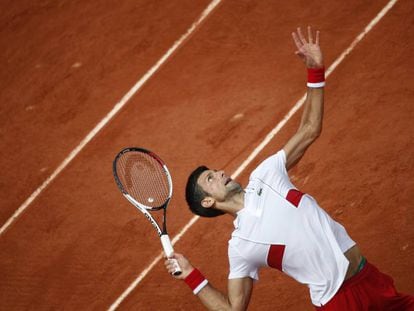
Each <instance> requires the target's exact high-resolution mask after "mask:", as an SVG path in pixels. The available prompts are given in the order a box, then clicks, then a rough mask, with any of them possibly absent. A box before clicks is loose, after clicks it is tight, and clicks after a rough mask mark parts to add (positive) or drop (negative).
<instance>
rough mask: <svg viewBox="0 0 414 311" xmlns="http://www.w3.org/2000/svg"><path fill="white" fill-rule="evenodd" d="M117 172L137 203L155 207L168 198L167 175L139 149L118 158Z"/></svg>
mask: <svg viewBox="0 0 414 311" xmlns="http://www.w3.org/2000/svg"><path fill="white" fill-rule="evenodd" d="M117 172H118V177H119V180H120V182H121V184H122V186H123V187H124V189H125V190H126V191H127V192H128V193H129V194H130V195H131V196H132V197H133V198H134V199H135V200H136V201H138V202H139V203H141V204H144V205H146V206H148V207H151V208H156V207H160V206H162V205H163V204H164V203H165V202H166V201H167V200H168V198H169V196H170V185H169V180H168V177H167V175H166V173H165V172H164V169H163V167H162V166H161V164H160V163H159V162H158V161H157V160H156V159H154V158H153V157H152V156H150V155H148V154H146V153H143V152H139V151H131V152H126V153H124V154H123V155H122V156H121V157H120V158H119V159H118V162H117Z"/></svg>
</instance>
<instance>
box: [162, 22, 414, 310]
mask: <svg viewBox="0 0 414 311" xmlns="http://www.w3.org/2000/svg"><path fill="white" fill-rule="evenodd" d="M307 35H308V38H307V39H306V38H305V36H304V35H303V34H302V32H301V29H300V28H298V29H297V31H296V32H294V33H292V37H293V40H294V42H295V44H296V47H297V51H296V54H297V55H298V56H299V57H300V58H301V59H302V60H303V61H304V63H305V65H306V67H307V70H308V83H307V87H308V89H307V96H306V101H305V106H304V111H303V114H302V119H301V122H300V125H299V128H298V130H297V132H296V133H295V134H294V135H293V136H292V137H291V138H290V139H289V140H288V142H287V143H286V144H285V146H284V147H283V149H282V150H280V151H278V152H277V153H276V154H275V155H273V156H271V157H269V158H268V159H266V160H264V161H263V162H262V163H261V164H260V165H259V166H258V167H257V168H256V169H255V170H254V171H253V172H252V173H251V175H250V178H249V183H248V185H247V187H246V188H245V189H243V188H242V187H241V186H240V184H238V183H237V182H235V181H233V180H232V179H231V178H230V177H228V176H227V175H226V174H225V173H224V172H223V171H218V170H211V169H208V168H207V167H205V166H200V167H198V168H197V169H196V170H194V171H193V173H192V174H191V175H190V177H189V179H188V182H187V187H186V199H187V202H188V204H189V207H190V210H191V211H192V212H193V213H195V214H197V215H199V216H203V217H215V216H219V215H223V214H226V213H228V214H231V215H233V216H234V217H235V220H234V227H235V229H234V231H233V233H232V235H231V239H230V241H229V249H228V256H229V263H230V273H229V282H228V294H227V296H226V295H224V294H222V293H220V292H219V291H218V290H216V289H215V288H214V287H213V286H212V285H211V284H210V283H208V281H207V280H206V278H205V277H204V276H203V275H202V274H201V272H200V271H198V270H197V269H195V268H194V267H193V266H192V265H191V264H190V263H189V261H188V260H187V259H186V258H185V257H184V256H183V255H181V254H177V253H176V254H174V258H175V259H177V260H178V263H179V265H180V266H181V268H182V271H183V273H182V274H181V275H180V276H178V277H176V278H178V279H183V280H185V282H186V283H187V284H188V285H189V286H190V287H191V289H192V290H193V292H194V294H196V295H198V297H199V298H200V300H201V302H202V303H203V304H204V305H205V306H206V307H207V308H208V309H211V310H245V309H246V308H247V306H248V304H249V300H250V296H251V293H252V288H253V281H254V280H258V271H259V269H260V268H261V267H271V268H275V269H278V270H280V271H283V272H284V273H286V274H288V275H289V276H291V277H292V278H294V279H295V280H297V281H298V282H300V283H303V284H306V285H307V286H308V287H309V291H310V298H311V300H312V303H313V305H314V306H315V308H316V309H317V310H347V311H349V310H414V297H411V296H408V295H403V294H399V293H397V292H396V290H395V288H394V285H393V281H392V279H391V278H390V277H389V276H387V275H385V274H383V273H381V272H379V271H378V270H377V269H376V268H375V267H374V266H373V265H372V264H370V263H368V262H367V261H366V259H365V258H364V257H363V256H362V255H361V253H360V250H359V249H358V246H357V245H356V243H355V242H354V241H353V240H352V239H351V238H350V237H349V235H348V234H347V232H346V230H345V229H344V227H343V226H342V225H340V224H339V223H337V222H336V221H334V220H333V219H332V218H331V217H330V216H329V215H328V214H327V213H326V212H325V211H324V210H323V209H322V208H321V207H319V205H318V203H317V202H316V201H315V199H314V198H312V197H311V196H310V195H308V194H304V193H302V192H300V191H299V190H298V189H296V187H295V186H294V185H293V184H292V183H291V181H290V179H289V176H288V173H287V171H288V170H289V169H291V168H292V167H293V166H294V165H295V164H296V163H298V161H299V160H300V159H301V158H302V156H303V155H304V153H305V151H306V150H307V148H308V147H309V146H310V145H311V144H312V143H313V142H314V141H315V140H316V139H317V138H318V136H319V135H320V133H321V130H322V117H323V103H324V85H325V78H324V65H323V57H322V53H321V49H320V46H319V32H318V31H317V32H316V34H315V38H314V36H313V33H312V30H311V28H310V27H308V34H307ZM165 265H166V268H167V270H168V271H169V272H170V273H171V272H173V271H174V264H173V262H172V261H170V260H166V261H165Z"/></svg>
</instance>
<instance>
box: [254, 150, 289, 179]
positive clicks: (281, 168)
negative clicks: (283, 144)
mask: <svg viewBox="0 0 414 311" xmlns="http://www.w3.org/2000/svg"><path fill="white" fill-rule="evenodd" d="M278 176H283V177H285V178H286V179H289V176H288V172H287V169H286V153H285V151H284V150H283V149H281V150H279V151H278V152H277V153H276V154H274V155H272V156H270V157H268V158H267V159H266V160H264V161H263V162H262V163H260V164H259V166H258V167H257V168H256V169H255V170H254V171H253V172H252V174H251V177H252V178H258V179H260V180H262V181H264V182H268V183H271V182H272V181H273V180H275V178H277V177H278Z"/></svg>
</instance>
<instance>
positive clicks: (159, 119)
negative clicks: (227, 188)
mask: <svg viewBox="0 0 414 311" xmlns="http://www.w3.org/2000/svg"><path fill="white" fill-rule="evenodd" d="M388 3H389V2H388V0H377V1H362V0H349V1H339V0H336V1H328V0H322V1H302V0H290V1H271V0H267V1H239V0H237V1H236V0H233V1H230V0H223V1H221V2H220V3H218V5H217V6H216V7H214V8H213V9H212V11H211V12H209V14H208V16H206V18H205V19H204V20H203V21H202V22H201V23H200V24H198V25H196V28H195V30H194V31H193V32H192V33H191V34H190V35H189V36H188V38H186V39H185V40H184V41H183V42H182V43H181V44H180V46H179V47H178V49H176V50H175V51H174V52H173V53H172V55H170V56H169V57H168V59H167V60H166V61H165V62H164V63H163V64H162V65H161V66H160V67H159V68H158V69H157V70H156V71H155V72H154V73H153V74H152V75H151V76H150V78H149V79H148V80H147V81H146V82H145V83H144V84H143V86H142V87H141V88H140V89H139V90H138V91H137V92H136V93H134V95H133V96H131V98H130V99H129V100H128V102H127V103H126V104H125V106H123V108H122V109H121V110H120V112H119V113H117V114H116V115H115V116H114V117H113V118H112V119H110V120H109V121H108V122H107V123H106V124H105V126H104V127H103V128H102V130H100V131H99V132H98V133H97V134H96V135H94V136H93V138H92V139H91V140H90V142H88V143H87V144H86V145H85V146H84V147H83V148H81V150H79V151H80V152H79V153H78V154H77V155H76V156H75V157H74V158H73V160H71V161H70V162H69V163H68V165H67V166H66V167H64V168H63V169H62V170H61V172H60V173H59V174H58V175H57V176H56V177H55V178H53V180H51V181H50V182H49V183H48V184H47V186H46V187H44V188H42V190H41V191H40V193H39V194H38V195H37V194H36V195H35V198H34V200H33V201H31V202H30V204H28V205H27V207H25V208H24V211H23V212H22V213H20V214H19V215H18V217H16V219H15V221H13V222H12V223H11V224H10V225H9V226H8V227H7V228H6V229H5V230H4V231H3V232H2V233H1V235H0V250H1V253H0V275H1V277H0V310H106V309H108V308H110V306H111V305H113V304H114V303H115V301H116V300H117V299H118V298H119V297H120V296H121V295H122V293H123V292H124V291H125V290H126V289H127V288H128V287H129V286H130V284H131V283H132V282H133V281H134V280H135V279H136V278H137V277H138V276H139V275H140V274H141V273H142V272H143V270H144V269H146V268H147V267H148V266H149V265H150V264H151V263H152V262H153V260H154V259H155V258H156V257H157V256H158V255H159V254H160V252H161V246H160V243H159V241H158V238H157V236H156V233H155V231H154V230H153V228H152V227H151V225H150V224H149V222H148V221H147V220H146V219H145V218H144V217H143V216H142V214H140V213H139V212H138V211H137V210H136V209H135V208H134V207H133V206H132V205H130V204H129V203H128V202H127V201H126V200H125V199H124V198H123V197H122V195H121V194H120V192H119V191H118V189H117V188H116V185H115V183H114V181H113V176H112V167H111V165H112V160H113V158H114V156H115V155H116V153H117V152H118V151H119V150H120V149H122V148H123V147H127V146H141V147H146V148H148V149H151V150H153V151H155V152H157V153H158V154H159V155H160V156H161V157H162V158H163V159H164V160H165V161H166V163H167V164H168V166H169V168H170V170H171V173H172V176H173V181H174V195H173V200H172V203H171V204H170V207H169V212H168V213H169V216H168V218H169V224H168V225H169V233H170V236H171V238H173V237H175V236H176V235H177V234H178V233H179V232H180V231H181V230H182V229H183V227H184V226H185V225H186V224H187V223H188V222H189V221H190V220H191V219H192V218H193V215H192V214H191V213H190V212H189V211H188V208H187V206H186V204H185V202H184V186H185V182H186V178H187V175H188V173H189V172H190V171H191V170H192V169H193V168H194V167H195V166H196V165H199V164H206V165H209V166H211V167H215V168H223V169H224V170H225V171H226V172H228V173H229V174H231V173H233V172H235V171H236V169H237V168H238V167H239V166H240V165H241V164H242V163H243V161H244V160H245V159H246V158H247V157H248V156H249V154H250V153H251V152H252V151H253V150H254V149H255V148H256V147H257V146H258V145H259V143H260V142H261V141H262V140H263V138H264V137H265V136H266V135H267V134H268V133H269V132H270V131H271V130H272V128H274V127H275V126H276V125H277V124H278V123H279V122H280V121H281V120H282V119H283V118H284V116H285V115H286V114H287V113H288V111H289V110H290V109H291V108H292V107H293V106H294V105H295V103H296V102H297V101H298V100H299V99H300V98H301V97H302V95H303V94H304V92H305V91H306V87H305V81H306V80H305V79H306V77H305V69H304V66H303V64H302V63H301V62H300V61H299V60H298V59H297V57H296V56H295V55H294V53H293V52H294V50H295V47H294V45H293V43H292V40H291V32H292V31H293V30H294V29H295V28H296V27H297V26H302V27H305V26H307V25H309V24H310V25H313V26H314V27H315V28H317V29H320V30H321V46H322V49H323V51H324V54H325V64H326V67H329V66H330V65H331V64H332V63H333V62H334V61H335V60H336V59H337V58H338V56H339V55H340V54H341V53H342V52H344V51H345V49H346V48H347V47H349V46H350V44H351V43H352V42H353V40H354V39H355V38H356V37H357V36H358V34H360V33H361V32H362V31H363V30H364V28H365V27H366V26H367V25H368V24H369V23H370V22H371V21H372V20H373V19H374V18H375V17H376V16H377V14H378V13H379V12H380V11H381V10H382V9H383V7H384V6H386V5H387V4H388ZM209 4H210V1H209V0H197V1H195V0H181V1H167V0H158V1H150V0H136V1H130V0H125V1H77V0H75V1H65V0H59V1H51V0H45V1H38V2H37V3H34V2H32V1H26V0H24V1H3V2H2V3H1V4H0V7H1V12H2V13H1V14H0V15H1V16H0V45H1V47H2V48H1V50H0V59H1V64H2V66H1V67H2V68H1V71H0V83H1V93H0V98H1V106H0V111H1V113H0V122H1V125H0V136H1V140H0V148H1V150H2V157H1V161H0V164H1V179H0V193H1V196H0V205H1V209H0V225H1V226H3V224H6V222H7V221H8V220H9V219H10V217H12V216H13V214H14V213H15V211H16V210H17V209H18V208H19V207H21V206H22V204H24V202H26V200H27V199H28V198H29V197H31V196H32V194H33V193H34V192H35V191H36V189H39V187H40V186H41V185H42V184H43V183H44V182H45V181H46V180H47V178H48V177H49V176H51V175H52V174H53V172H54V171H55V170H56V169H57V168H58V167H59V165H61V163H62V162H63V161H64V160H65V159H67V158H68V156H69V154H70V153H71V152H72V150H74V149H75V148H76V147H77V146H78V145H79V143H80V142H81V141H82V140H83V139H84V138H85V137H86V135H88V133H90V131H91V130H92V129H93V128H94V127H95V126H96V125H97V124H98V123H99V122H100V121H101V120H102V119H103V118H104V117H105V116H106V115H107V114H108V113H109V112H110V111H111V109H112V108H113V107H114V106H115V104H116V103H117V102H119V101H120V100H121V99H122V98H123V97H124V96H125V94H126V93H127V92H128V91H129V90H130V89H131V88H132V87H133V86H134V85H135V84H136V83H137V81H139V80H140V79H141V78H142V77H143V76H144V75H145V74H146V73H147V72H148V71H149V70H150V68H151V67H152V66H154V64H156V63H157V61H158V60H159V59H160V58H161V57H163V55H165V53H166V52H167V51H168V49H170V47H171V46H173V44H174V42H176V41H177V40H179V39H180V38H181V37H182V35H183V34H185V33H186V32H187V30H188V29H189V28H190V27H191V25H192V24H193V23H194V22H195V21H196V20H197V19H199V17H200V15H201V14H202V12H204V10H205V9H206V8H207V7H208V5H209ZM413 16H414V2H413V1H409V0H400V1H397V2H396V3H395V5H394V6H392V8H391V9H390V10H389V11H388V12H387V13H386V14H385V15H384V16H383V17H382V18H381V19H380V20H379V21H378V23H377V24H376V25H375V26H374V27H373V28H372V29H371V30H370V31H369V32H368V33H367V34H366V36H365V37H364V38H363V39H362V40H360V41H359V42H358V44H357V45H356V46H355V47H354V48H353V49H352V50H351V51H350V53H349V54H348V56H347V57H346V58H345V59H344V60H343V61H342V62H341V63H340V64H339V65H338V67H336V69H335V70H334V71H333V72H332V74H331V75H330V76H329V78H328V80H327V87H326V100H325V105H326V106H325V107H326V108H325V119H324V129H323V133H322V136H321V137H320V138H319V140H318V141H317V142H316V143H315V144H314V145H313V146H312V147H311V148H310V149H309V150H308V152H307V154H306V155H305V157H304V158H303V159H302V161H301V162H300V163H299V165H298V166H297V167H295V169H293V170H292V171H291V172H290V174H291V178H292V180H293V182H294V183H295V184H296V186H297V187H298V188H299V189H301V190H302V191H303V192H307V193H310V194H311V195H312V196H314V197H315V198H316V199H317V200H318V201H319V203H320V205H321V206H322V207H324V208H325V209H326V210H327V211H328V212H329V213H330V214H331V215H332V217H333V218H335V219H336V220H338V221H339V222H341V223H342V224H343V225H344V226H345V227H346V228H347V230H348V232H349V234H350V235H351V237H352V238H353V239H354V240H356V241H357V242H358V244H359V247H360V248H361V250H362V252H363V254H364V255H365V256H366V257H367V258H368V260H369V261H371V262H372V263H374V264H375V265H376V266H377V267H378V268H380V270H382V271H383V272H385V273H388V274H390V275H392V276H393V278H394V280H395V283H396V287H397V288H398V289H399V291H401V292H406V293H414V277H413V271H414V260H413V257H414V226H413V223H414V205H413V202H414V179H413V174H414V144H413V138H414V137H413V136H414V126H413V123H412V122H413V120H414V104H413V101H414V58H413V55H414V22H413ZM300 113H301V110H300V111H298V112H297V113H296V114H295V115H294V116H293V117H292V118H291V119H290V120H289V121H288V122H287V123H286V125H285V126H283V128H282V129H281V131H280V132H278V133H277V135H276V136H275V137H274V138H273V139H272V140H271V141H270V142H269V144H268V145H267V146H266V147H265V148H264V149H263V150H261V151H260V153H259V154H258V155H257V156H256V157H255V158H254V160H253V161H252V163H250V165H248V167H247V168H246V169H244V170H243V171H242V173H241V174H240V175H239V177H238V180H239V181H240V182H242V184H245V183H246V181H247V179H248V176H249V174H250V172H251V170H252V169H253V168H254V167H255V165H257V164H258V163H259V162H261V161H262V160H263V159H265V158H266V157H267V156H269V155H271V154H272V153H274V152H276V151H277V150H279V148H281V147H282V146H283V144H284V143H285V142H286V140H287V139H288V138H289V137H290V135H292V134H293V133H294V132H295V130H296V128H297V126H298V123H299V118H300ZM232 228H233V224H232V219H231V218H230V217H229V216H224V217H222V218H221V219H215V220H206V219H200V220H198V221H197V222H196V223H194V225H192V226H191V227H190V228H189V229H188V230H187V231H186V232H185V233H184V234H183V236H182V238H181V239H180V240H179V241H178V242H177V244H176V245H175V248H176V250H177V251H178V252H182V253H184V254H185V255H186V256H187V257H188V258H189V259H190V260H191V261H192V263H193V264H194V265H195V266H197V267H198V268H199V269H200V270H201V271H202V272H203V273H204V274H205V275H206V276H207V278H208V279H209V280H210V281H211V282H212V284H213V285H214V286H215V287H217V288H219V289H221V290H222V291H226V286H227V273H228V261H227V241H228V239H229V237H230V234H231V231H232ZM260 278H261V279H260V281H259V282H257V283H256V284H255V288H254V292H253V296H252V300H251V304H250V308H249V310H292V311H293V310H313V307H312V305H311V303H310V299H309V297H308V291H307V288H306V287H305V286H302V285H299V284H296V283H295V282H294V281H293V280H291V279H289V278H288V277H286V276H285V275H283V274H281V273H280V272H277V271H276V270H270V269H263V270H262V271H261V274H260ZM118 308H119V310H203V308H202V306H201V304H200V303H199V302H198V301H197V298H196V297H194V296H193V295H192V293H191V291H190V290H189V289H188V288H187V286H186V285H185V284H183V283H181V282H180V281H176V280H174V279H172V278H171V277H170V276H169V275H168V274H167V273H166V271H165V269H164V267H163V264H162V262H157V263H156V265H155V266H154V267H153V268H152V269H151V270H149V271H148V273H147V274H146V275H145V277H143V278H142V280H140V281H139V283H138V284H137V285H136V286H135V287H134V288H133V289H132V291H131V292H130V293H129V294H128V295H127V296H126V298H125V299H124V300H123V301H122V302H120V303H119V305H118Z"/></svg>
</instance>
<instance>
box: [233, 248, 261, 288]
mask: <svg viewBox="0 0 414 311" xmlns="http://www.w3.org/2000/svg"><path fill="white" fill-rule="evenodd" d="M228 253H229V264H230V273H229V279H239V278H245V277H250V278H252V279H253V280H255V281H257V280H259V273H258V272H259V271H258V270H259V269H258V267H255V266H254V265H252V264H249V262H248V261H247V260H246V259H245V258H244V257H243V256H241V255H240V253H239V252H238V251H237V249H236V248H235V247H234V246H232V245H229V251H228Z"/></svg>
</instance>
